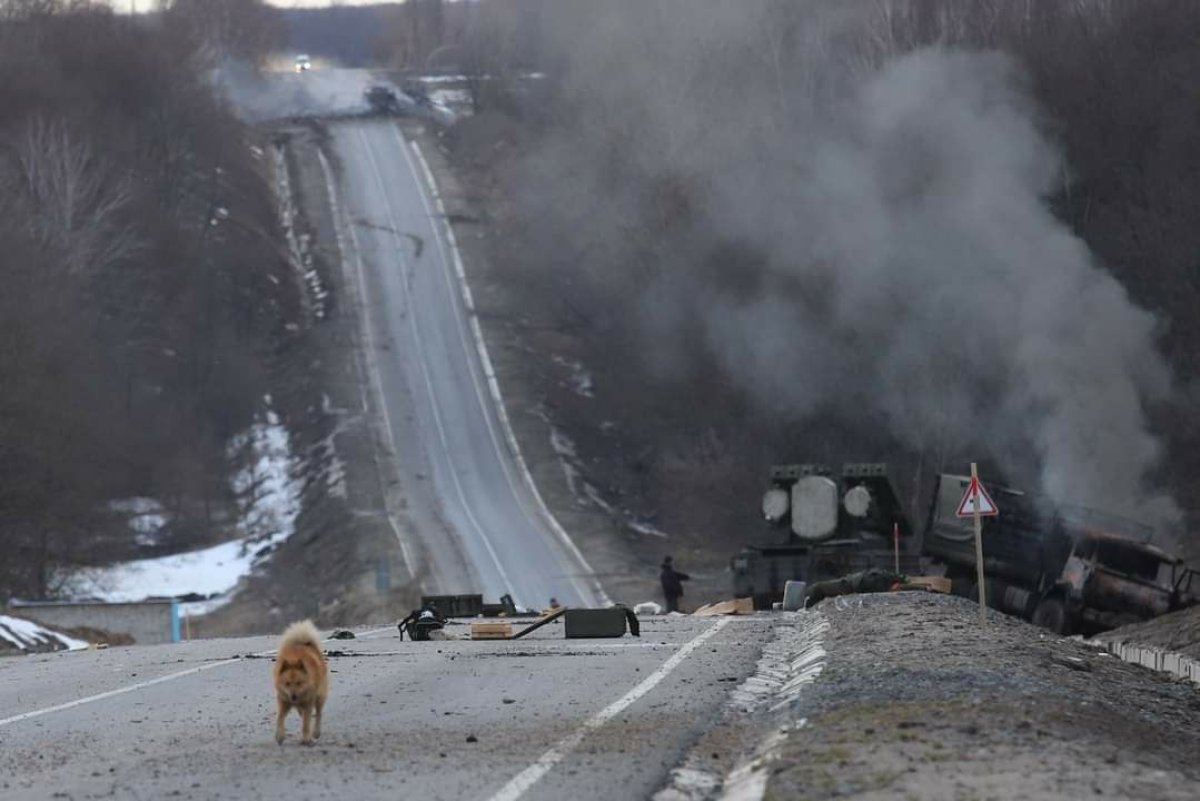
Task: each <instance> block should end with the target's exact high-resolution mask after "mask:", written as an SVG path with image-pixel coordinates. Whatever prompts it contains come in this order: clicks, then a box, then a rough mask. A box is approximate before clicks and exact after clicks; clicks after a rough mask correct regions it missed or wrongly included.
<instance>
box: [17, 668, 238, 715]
mask: <svg viewBox="0 0 1200 801" xmlns="http://www.w3.org/2000/svg"><path fill="white" fill-rule="evenodd" d="M241 661H242V658H241V657H240V656H239V657H234V658H233V659H224V660H222V661H220V662H210V663H208V664H206V665H200V666H199V667H194V668H188V669H187V670H181V671H179V672H178V673H168V674H167V675H165V676H159V677H158V678H157V679H150V680H149V681H139V682H138V683H137V684H130V685H128V686H125V687H118V688H117V689H115V690H109V691H108V692H103V693H97V694H96V695H89V696H87V697H86V698H77V699H75V700H74V701H68V702H66V703H65V704H57V705H55V706H48V707H46V708H45V709H35V710H33V711H32V712H22V713H21V714H20V715H13V716H12V717H11V718H0V726H7V725H8V724H10V723H17V722H19V721H22V720H29V719H30V718H37V717H41V716H42V715H48V714H50V713H51V712H61V711H62V710H64V709H71V708H73V707H77V706H83V705H84V704H90V703H92V702H93V701H103V700H104V699H105V698H112V697H113V696H116V695H124V694H125V693H131V692H134V691H135V690H142V689H145V688H146V687H153V686H154V685H155V684H162V683H163V682H167V681H174V680H175V679H181V678H183V677H184V676H191V675H192V674H194V673H200V672H201V671H204V670H212V669H213V668H219V667H224V666H225V665H232V664H233V663H234V662H241Z"/></svg>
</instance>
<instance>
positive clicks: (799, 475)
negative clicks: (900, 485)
mask: <svg viewBox="0 0 1200 801" xmlns="http://www.w3.org/2000/svg"><path fill="white" fill-rule="evenodd" d="M762 511H763V516H764V517H765V518H766V520H767V522H768V523H769V524H771V525H772V526H775V527H776V528H781V529H784V530H786V531H787V536H786V538H785V539H784V540H783V541H782V542H780V543H778V544H775V545H767V546H750V547H747V548H744V549H743V550H742V552H741V553H739V554H738V555H737V556H735V557H734V558H733V561H732V563H731V568H732V571H733V585H734V593H735V595H736V597H739V598H745V597H752V598H754V605H755V607H756V608H758V609H766V608H770V605H771V603H772V602H774V601H778V600H781V599H782V597H783V585H784V583H785V582H786V581H788V580H790V579H798V580H802V581H806V582H809V583H810V584H811V583H812V582H815V581H821V580H824V579H830V578H838V577H841V576H845V575H847V574H850V573H857V572H860V571H863V570H867V569H869V568H880V569H885V570H893V569H895V567H896V557H895V550H894V549H895V545H896V543H897V542H898V544H899V554H900V560H899V561H900V565H899V570H898V571H896V572H898V573H904V574H908V573H917V572H920V559H919V554H918V550H919V549H918V548H917V545H916V543H915V541H914V536H913V530H912V526H911V524H910V523H909V520H908V517H907V516H906V515H905V513H904V509H903V506H902V505H901V503H900V501H899V496H898V495H897V493H896V489H895V487H894V486H893V485H892V482H891V480H890V479H889V477H888V472H887V466H886V465H883V464H847V465H843V466H842V468H841V470H838V471H835V470H833V469H832V468H831V467H829V466H826V465H817V464H800V465H776V466H774V467H772V468H771V474H770V486H769V487H768V488H767V491H766V493H765V494H764V495H763V500H762Z"/></svg>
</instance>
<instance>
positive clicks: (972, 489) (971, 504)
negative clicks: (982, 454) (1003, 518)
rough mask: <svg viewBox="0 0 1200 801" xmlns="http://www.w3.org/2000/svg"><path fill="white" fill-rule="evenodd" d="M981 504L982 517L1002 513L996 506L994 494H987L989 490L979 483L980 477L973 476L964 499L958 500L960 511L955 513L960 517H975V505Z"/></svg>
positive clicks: (980, 513)
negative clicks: (993, 498)
mask: <svg viewBox="0 0 1200 801" xmlns="http://www.w3.org/2000/svg"><path fill="white" fill-rule="evenodd" d="M977 504H978V506H979V516H980V517H994V516H995V515H998V514H1000V510H999V509H997V508H996V503H995V501H993V500H992V496H991V495H988V494H987V490H985V489H984V488H983V485H982V484H980V483H979V479H977V478H972V479H971V483H970V484H968V485H967V491H966V493H964V494H963V497H962V500H961V501H959V502H958V511H957V512H955V513H954V514H956V515H958V516H959V517H974V516H975V507H976V505H977Z"/></svg>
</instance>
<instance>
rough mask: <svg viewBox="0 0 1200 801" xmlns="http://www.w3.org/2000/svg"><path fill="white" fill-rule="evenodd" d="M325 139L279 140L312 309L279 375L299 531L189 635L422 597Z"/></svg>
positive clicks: (387, 607) (383, 615)
mask: <svg viewBox="0 0 1200 801" xmlns="http://www.w3.org/2000/svg"><path fill="white" fill-rule="evenodd" d="M323 137H324V132H323V128H322V127H321V126H320V125H319V124H316V123H312V124H309V125H294V126H284V127H281V128H279V129H277V130H275V131H274V137H273V138H274V145H275V146H276V147H280V148H282V154H283V160H282V161H281V162H280V166H283V167H286V170H287V178H288V180H287V181H286V182H282V183H281V185H285V186H287V187H288V190H289V191H290V193H291V195H292V203H291V204H283V205H284V207H285V216H286V217H289V218H290V219H289V220H287V222H288V224H289V225H290V226H291V228H292V234H293V240H292V242H293V247H295V248H296V249H297V250H298V251H299V252H298V253H296V254H294V255H295V260H296V261H297V262H298V264H297V265H296V266H297V269H298V270H299V271H300V272H301V273H302V274H301V275H299V276H298V280H300V281H302V283H303V284H304V286H305V290H306V292H307V297H308V300H309V311H310V314H309V319H308V322H307V327H306V330H304V331H303V332H302V333H301V334H300V335H299V336H297V341H296V342H295V344H294V345H293V346H292V347H291V348H289V349H288V350H286V351H284V352H281V353H279V354H278V356H277V359H276V364H275V370H276V375H275V376H274V382H273V383H274V385H275V386H276V387H277V388H278V389H277V391H276V396H275V398H274V402H275V404H276V407H277V408H278V409H279V411H280V413H281V416H282V418H283V419H284V422H285V423H286V425H287V427H288V431H289V433H290V435H291V442H292V450H293V455H294V456H295V457H296V459H297V462H298V469H299V471H300V472H301V473H302V475H300V476H297V478H299V479H300V480H301V481H302V483H303V490H302V498H301V509H300V513H299V516H298V517H297V519H296V522H295V533H294V534H293V535H292V537H291V538H290V539H289V540H288V541H287V542H285V543H284V544H283V545H282V546H280V548H279V549H278V550H277V552H276V553H275V554H274V555H272V557H271V559H270V560H269V561H268V562H267V563H266V567H265V569H263V570H261V571H260V572H258V573H256V574H255V575H253V576H251V577H249V579H248V580H247V581H246V582H245V584H244V586H243V587H242V589H241V590H240V591H239V592H238V594H237V596H236V597H235V598H234V600H233V601H232V602H231V603H230V604H229V605H228V606H226V607H223V608H221V609H219V610H217V611H216V612H214V613H211V614H209V615H207V616H205V617H204V618H200V619H198V620H195V621H192V622H191V625H190V633H191V635H192V636H202V637H212V636H225V635H234V634H257V633H266V632H274V631H280V630H282V628H283V627H284V626H285V625H287V624H288V623H290V622H292V621H294V620H297V619H301V618H305V617H311V618H313V619H314V620H316V621H317V622H318V624H319V625H322V626H336V625H349V624H362V623H368V622H384V621H391V620H395V619H397V618H399V617H401V616H403V614H404V612H405V611H407V610H408V609H409V608H411V606H412V605H413V604H414V603H415V600H416V596H417V590H416V588H415V586H413V585H412V582H411V581H410V580H409V578H408V568H407V566H406V565H405V564H404V559H403V556H402V554H401V551H400V547H399V543H398V540H397V538H396V534H395V532H394V531H393V529H392V524H391V522H390V521H389V518H388V514H387V511H386V504H385V502H384V496H385V494H386V493H387V492H388V491H390V490H389V488H391V487H392V484H394V482H390V480H389V478H388V477H387V476H386V475H384V474H383V472H382V470H381V468H380V466H379V462H378V461H377V458H376V457H377V451H378V449H379V448H380V447H382V445H381V443H382V437H381V434H380V432H379V431H378V428H377V425H376V421H375V420H374V417H373V416H372V414H371V413H370V412H369V410H368V404H367V402H366V400H365V393H366V386H367V383H366V378H365V376H364V375H363V374H362V370H363V367H362V365H361V362H360V358H359V355H360V352H361V347H362V346H361V343H360V328H359V302H360V301H359V299H358V298H357V296H356V293H355V291H354V289H353V287H352V285H351V282H349V281H348V280H347V279H346V276H345V275H344V273H343V269H342V254H341V253H340V252H339V251H338V237H337V233H336V231H335V229H334V226H333V220H332V217H331V212H330V207H329V199H328V195H327V188H326V176H325V172H324V169H323V167H322V164H321V160H320V158H319V157H318V155H317V152H318V148H320V146H321V142H322V140H323ZM330 166H331V170H334V171H336V169H337V166H336V163H333V164H331V165H330Z"/></svg>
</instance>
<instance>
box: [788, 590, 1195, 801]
mask: <svg viewBox="0 0 1200 801" xmlns="http://www.w3.org/2000/svg"><path fill="white" fill-rule="evenodd" d="M806 614H808V615H814V616H822V617H823V618H825V619H826V620H827V621H828V623H829V629H828V631H827V632H826V633H825V634H824V636H823V640H824V641H823V647H824V648H825V650H826V651H827V654H826V656H825V665H824V668H823V672H821V674H820V676H819V678H818V679H817V680H816V681H815V682H814V683H813V684H812V685H810V686H808V687H806V688H804V690H803V691H802V692H801V693H800V694H799V696H798V698H797V699H796V700H795V701H794V702H793V703H792V704H791V705H790V707H789V708H788V709H787V710H786V713H785V715H784V716H785V718H786V723H787V724H788V725H790V726H792V727H793V728H792V731H791V732H790V734H789V735H788V736H787V737H786V739H785V740H784V741H783V743H782V745H781V746H780V747H779V748H777V749H776V750H775V751H774V753H773V755H772V756H771V757H770V758H769V761H768V765H769V768H768V770H769V772H770V779H769V785H768V788H767V793H766V797H767V798H797V799H802V798H810V799H818V798H833V797H854V798H863V799H894V798H913V799H917V798H920V799H942V798H945V799H976V798H979V799H983V798H1038V799H1064V800H1065V799H1079V798H1085V797H1105V796H1107V797H1115V798H1137V799H1190V798H1195V797H1196V787H1197V784H1196V782H1197V780H1198V779H1200V767H1198V766H1197V764H1196V762H1195V755H1196V754H1197V753H1198V752H1200V750H1198V749H1200V728H1197V726H1196V720H1197V719H1198V717H1200V689H1198V688H1197V687H1196V685H1194V684H1192V683H1190V682H1185V681H1181V680H1175V679H1171V678H1169V677H1166V676H1165V675H1163V674H1159V673H1155V672H1153V671H1150V670H1147V669H1145V668H1142V667H1138V666H1134V665H1129V664H1126V663H1124V662H1121V661H1119V660H1118V659H1117V658H1115V657H1112V656H1109V655H1107V654H1104V653H1102V652H1100V651H1098V650H1096V649H1095V648H1093V647H1090V646H1088V645H1086V644H1084V643H1080V642H1077V641H1072V640H1066V639H1062V638H1059V637H1056V636H1054V635H1052V634H1049V633H1047V632H1045V631H1043V630H1041V629H1037V628H1034V627H1033V626H1031V625H1028V624H1026V623H1023V622H1021V621H1018V620H1015V619H1013V618H1009V617H1006V616H1004V615H1000V614H997V613H995V612H989V619H988V625H987V626H986V627H985V628H981V627H980V624H979V619H978V607H977V606H975V605H974V604H972V603H970V602H969V601H966V600H964V599H960V598H956V597H952V596H937V595H925V594H916V593H895V594H886V595H871V596H846V597H843V598H836V599H831V600H829V601H826V602H824V603H822V604H820V605H819V606H818V607H817V608H816V610H815V611H814V612H810V613H806Z"/></svg>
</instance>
